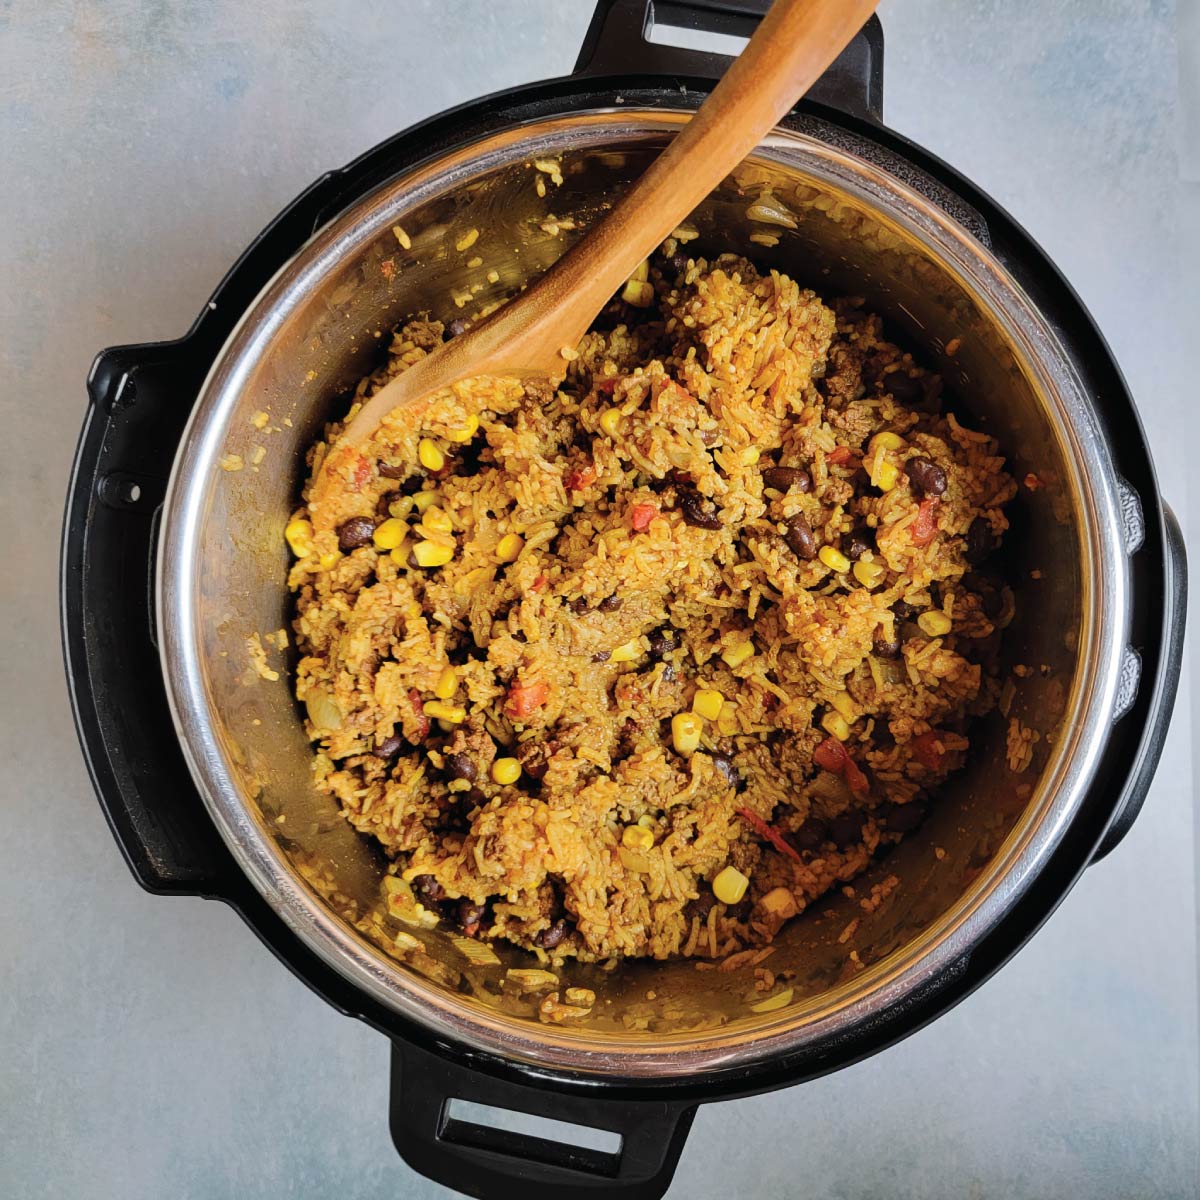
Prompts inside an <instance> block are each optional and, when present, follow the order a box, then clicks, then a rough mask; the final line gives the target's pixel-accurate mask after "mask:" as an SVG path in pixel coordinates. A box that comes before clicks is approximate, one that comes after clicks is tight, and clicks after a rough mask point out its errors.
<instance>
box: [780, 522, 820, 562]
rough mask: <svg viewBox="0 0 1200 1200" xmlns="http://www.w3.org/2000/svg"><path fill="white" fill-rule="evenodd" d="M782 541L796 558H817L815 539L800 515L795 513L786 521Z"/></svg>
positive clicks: (809, 526)
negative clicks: (785, 530) (785, 529)
mask: <svg viewBox="0 0 1200 1200" xmlns="http://www.w3.org/2000/svg"><path fill="white" fill-rule="evenodd" d="M783 540H784V541H785V542H786V543H787V547H788V549H789V550H790V551H791V552H792V553H793V554H794V555H796V557H797V558H805V559H811V558H816V557H817V539H816V538H815V537H814V536H813V531H812V526H811V525H810V524H809V523H808V520H807V518H806V517H805V516H804V515H803V514H802V513H797V514H796V515H795V516H794V517H792V518H791V519H790V520H789V521H788V523H787V532H786V533H784V535H783Z"/></svg>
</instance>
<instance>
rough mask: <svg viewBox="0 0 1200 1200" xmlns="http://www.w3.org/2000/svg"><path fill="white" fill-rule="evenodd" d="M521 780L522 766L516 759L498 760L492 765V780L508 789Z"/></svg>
mask: <svg viewBox="0 0 1200 1200" xmlns="http://www.w3.org/2000/svg"><path fill="white" fill-rule="evenodd" d="M520 778H521V764H520V763H519V762H517V760H516V759H515V758H498V759H496V761H495V762H494V763H492V780H493V782H495V783H498V784H500V786H501V787H507V786H508V785H509V784H510V783H516V782H517V780H518V779H520Z"/></svg>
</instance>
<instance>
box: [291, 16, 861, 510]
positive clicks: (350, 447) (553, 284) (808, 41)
mask: <svg viewBox="0 0 1200 1200" xmlns="http://www.w3.org/2000/svg"><path fill="white" fill-rule="evenodd" d="M877 3H878V0H775V3H774V4H773V5H772V7H771V10H770V11H769V12H768V13H767V15H766V17H764V18H763V20H762V23H761V24H760V25H759V27H758V29H757V31H756V32H755V34H754V36H753V38H751V39H750V42H749V44H748V45H747V46H746V48H745V49H744V50H743V51H742V53H741V54H740V55H739V56H738V57H737V58H736V59H735V60H734V62H733V64H732V65H731V66H730V68H729V70H728V71H727V72H726V73H725V76H724V78H723V79H722V80H721V81H720V83H718V84H717V86H716V87H715V88H714V89H713V92H712V95H710V96H709V98H708V99H707V100H706V101H705V102H704V103H703V104H702V105H701V106H700V108H699V109H698V110H697V112H696V115H695V116H694V117H692V119H691V120H690V121H689V122H688V123H687V124H686V125H685V126H684V127H683V129H682V130H681V131H680V132H679V134H678V135H677V136H676V137H675V138H674V139H673V140H672V142H671V144H670V145H669V146H668V147H667V148H666V149H665V150H664V151H663V152H662V154H660V155H659V156H658V158H657V159H655V161H654V162H653V163H652V164H651V165H650V167H649V168H648V169H647V170H646V173H645V174H644V175H642V177H641V178H640V179H638V181H637V182H636V183H634V184H633V186H632V187H631V188H630V189H629V191H628V192H626V193H625V195H624V196H623V197H622V199H621V200H620V201H619V202H618V203H617V204H616V205H615V206H614V208H613V209H612V211H611V212H609V213H608V215H607V216H605V217H604V219H603V220H601V221H600V223H599V224H597V225H596V226H595V227H594V228H593V229H592V230H590V231H589V232H588V233H587V235H586V236H584V237H583V238H581V239H580V240H579V241H578V242H576V243H575V245H574V246H572V247H571V249H570V250H568V251H567V253H566V254H564V255H563V256H562V258H560V259H559V260H558V262H556V263H555V264H554V266H553V267H551V268H550V270H548V271H547V272H546V273H545V274H544V275H543V276H542V277H541V278H540V279H538V280H537V282H536V283H534V284H533V285H532V286H530V287H529V288H528V289H527V290H526V291H524V292H523V293H522V294H521V295H519V296H517V297H516V298H515V299H513V300H510V301H509V302H508V303H507V304H505V305H504V306H503V307H501V308H499V309H497V310H496V311H495V312H494V313H492V315H491V316H489V317H488V318H487V319H486V320H484V321H481V322H480V323H479V324H478V325H476V326H474V327H473V328H472V329H470V330H469V331H468V332H466V333H464V334H462V335H460V336H459V337H457V338H455V339H453V340H452V341H450V342H447V343H446V344H445V345H443V346H440V347H439V348H438V349H437V350H435V351H434V352H433V353H432V354H429V355H427V356H426V357H425V358H422V359H420V360H419V361H418V362H416V363H414V364H413V365H412V366H411V367H409V368H408V369H407V370H406V371H404V372H402V373H401V374H400V375H398V376H396V378H395V379H393V380H391V381H390V382H389V383H388V384H387V385H386V386H385V387H383V388H381V389H380V390H379V391H378V392H377V393H376V394H375V395H374V396H372V397H371V399H369V400H368V401H367V402H366V403H365V404H363V406H362V408H360V409H359V410H358V412H357V413H356V414H355V416H354V418H353V419H352V420H351V421H350V423H349V424H348V425H347V426H346V428H345V430H344V431H343V432H342V435H341V437H340V438H339V439H338V442H337V444H336V445H335V446H334V447H333V448H332V449H331V451H330V452H329V454H327V455H326V458H325V461H324V463H323V464H322V466H321V469H320V471H319V472H318V475H317V478H316V480H315V481H314V485H313V489H312V493H311V495H310V499H309V509H310V512H311V514H312V520H313V523H314V525H315V526H316V527H317V528H318V529H328V528H330V526H331V525H332V524H333V522H334V520H335V519H336V517H337V515H338V512H339V509H343V508H344V505H338V504H337V503H336V500H337V497H338V493H339V492H342V491H349V492H355V491H357V490H358V489H359V488H360V487H362V486H363V484H364V483H365V482H366V481H367V480H368V479H369V478H370V477H371V473H372V468H371V465H370V463H369V462H368V460H367V459H366V457H365V456H364V455H363V454H362V452H361V447H362V446H364V445H365V443H367V442H368V441H369V440H370V438H371V436H372V435H373V434H374V433H375V431H376V429H378V427H379V425H380V422H382V420H383V419H384V417H386V416H387V415H388V413H390V412H392V411H393V410H395V409H397V408H399V407H400V406H401V405H411V404H417V403H420V402H421V401H422V400H428V399H430V398H432V396H433V395H434V394H435V393H437V392H440V391H442V390H444V389H446V388H448V387H450V386H451V385H452V384H454V383H457V382H459V381H460V380H464V379H471V378H474V377H476V376H481V375H490V376H507V377H514V378H517V379H532V378H542V379H546V378H551V379H554V380H558V379H561V378H562V376H563V374H564V372H565V368H566V360H565V358H564V356H563V354H562V351H563V350H564V349H568V350H572V349H574V347H575V345H576V344H577V343H578V342H579V340H580V338H582V337H583V335H584V334H585V333H586V332H587V330H588V327H589V326H590V325H591V324H592V322H593V321H594V320H595V319H596V316H597V314H598V313H599V312H600V310H601V309H602V308H603V307H604V306H605V304H607V303H608V301H609V299H610V298H611V297H612V295H613V293H614V292H616V291H617V289H618V288H620V287H621V285H622V284H623V283H624V282H625V281H626V280H627V279H628V278H629V276H630V275H631V274H632V273H633V271H634V270H635V268H636V267H637V266H638V265H639V264H640V263H641V262H642V260H643V259H645V258H646V257H647V256H648V255H649V254H650V253H651V252H652V251H653V250H654V249H655V248H656V247H657V246H658V245H659V244H660V243H661V242H662V241H663V240H664V239H665V238H666V237H667V236H668V235H669V234H670V232H671V231H672V230H673V229H674V228H675V227H676V226H677V225H678V224H679V223H680V221H682V220H683V219H684V218H685V217H687V215H688V214H689V213H690V212H691V211H692V210H693V209H694V208H695V207H696V205H697V204H699V203H700V201H701V200H703V199H704V198H705V196H707V195H708V194H709V192H711V191H712V190H713V189H714V188H715V187H716V186H717V185H718V184H719V183H720V182H721V181H722V180H723V179H724V178H725V176H726V175H728V174H729V172H730V171H732V170H733V169H734V168H735V167H736V166H737V165H738V163H740V162H741V161H742V159H744V158H745V157H746V155H747V154H749V153H750V151H751V150H753V149H754V147H755V146H756V145H758V143H759V141H761V140H762V138H763V136H764V135H765V134H767V133H768V132H769V131H770V130H771V129H772V128H773V127H774V126H775V125H776V124H777V123H778V122H779V120H780V118H782V117H783V116H784V114H785V113H787V112H788V111H789V110H790V109H791V108H792V106H793V105H794V104H795V103H796V101H797V100H798V99H799V98H800V97H801V96H803V95H804V93H805V92H806V91H808V89H809V88H810V87H811V86H812V85H813V84H814V83H815V82H816V81H817V80H818V79H819V78H820V76H821V74H822V72H823V71H824V70H825V68H826V67H828V66H829V64H830V63H831V62H833V60H834V59H835V58H836V57H837V56H838V54H839V53H841V51H842V49H843V48H844V47H845V46H846V45H847V43H848V42H849V41H850V39H851V38H852V37H853V36H854V35H855V34H856V33H857V32H858V31H859V29H861V28H862V26H863V24H864V23H865V22H866V20H867V18H868V17H869V16H870V15H871V13H872V12H873V11H874V9H875V6H876V4H877ZM346 499H349V497H346ZM343 515H344V514H343Z"/></svg>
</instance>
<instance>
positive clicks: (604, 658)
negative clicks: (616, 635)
mask: <svg viewBox="0 0 1200 1200" xmlns="http://www.w3.org/2000/svg"><path fill="white" fill-rule="evenodd" d="M610 658H612V651H611V650H597V651H596V653H595V654H593V655H592V662H594V663H602V662H608V660H609V659H610Z"/></svg>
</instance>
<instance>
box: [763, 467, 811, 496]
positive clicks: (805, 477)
mask: <svg viewBox="0 0 1200 1200" xmlns="http://www.w3.org/2000/svg"><path fill="white" fill-rule="evenodd" d="M762 481H763V483H764V484H766V486H767V487H770V488H775V489H777V490H778V491H781V492H786V491H788V490H790V489H791V488H796V490H797V491H801V492H811V491H812V476H811V475H810V474H809V473H808V472H807V471H806V470H805V469H804V468H803V467H766V468H764V470H763V472H762Z"/></svg>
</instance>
